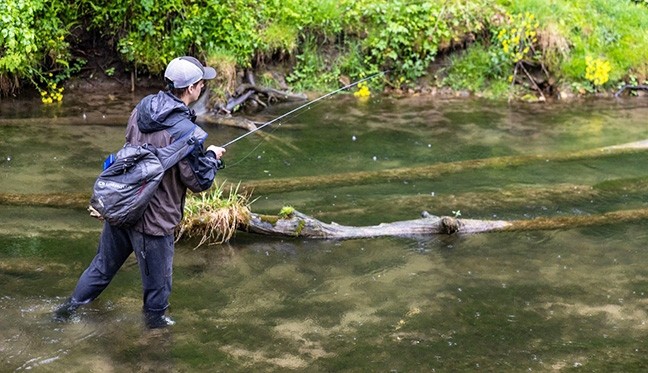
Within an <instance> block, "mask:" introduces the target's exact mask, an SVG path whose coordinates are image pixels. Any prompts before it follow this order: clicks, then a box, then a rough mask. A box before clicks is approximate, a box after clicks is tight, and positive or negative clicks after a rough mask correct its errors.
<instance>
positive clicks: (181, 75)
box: [164, 56, 216, 88]
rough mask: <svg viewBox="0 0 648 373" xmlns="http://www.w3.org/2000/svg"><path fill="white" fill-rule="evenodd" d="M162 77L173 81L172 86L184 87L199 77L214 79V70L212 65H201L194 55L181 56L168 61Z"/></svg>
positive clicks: (198, 79)
mask: <svg viewBox="0 0 648 373" xmlns="http://www.w3.org/2000/svg"><path fill="white" fill-rule="evenodd" d="M164 77H165V78H166V79H168V80H170V81H171V82H173V88H185V87H189V86H190V85H192V84H194V83H197V82H198V81H200V80H201V79H202V80H208V79H214V78H215V77H216V70H214V68H213V67H209V66H203V64H201V63H200V61H198V60H197V59H195V58H194V57H191V56H182V57H178V58H174V59H173V60H171V62H169V64H168V65H167V68H166V71H164Z"/></svg>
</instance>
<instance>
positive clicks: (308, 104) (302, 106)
mask: <svg viewBox="0 0 648 373" xmlns="http://www.w3.org/2000/svg"><path fill="white" fill-rule="evenodd" d="M387 71H388V70H385V71H381V72H378V73H375V74H373V75H371V76H368V77H366V78H363V79H360V80H358V81H356V82H353V83H350V84H347V85H345V86H344V87H342V88H338V89H336V90H335V91H332V92H329V93H327V94H325V95H324V96H321V97H318V98H316V99H314V100H313V101H309V102H307V103H305V104H303V105H301V106H299V107H296V108H294V109H292V110H290V111H289V112H287V113H285V114H283V115H280V116H278V117H276V118H274V119H273V120H271V121H268V122H266V123H264V124H262V125H260V126H259V127H257V128H255V129H253V130H252V131H249V132H246V133H244V134H242V135H241V136H239V137H237V138H235V139H234V140H231V141H230V142H228V143H226V144H225V145H221V148H226V147H228V146H229V145H232V144H234V143H235V142H237V141H239V140H241V139H243V138H244V137H246V136H249V135H251V134H253V133H255V132H256V131H258V130H260V129H262V128H264V127H267V126H269V125H271V124H273V123H275V122H277V121H279V120H281V119H283V118H285V117H287V116H289V115H291V114H293V113H295V112H297V111H299V110H301V109H303V108H305V107H307V106H310V105H312V104H314V103H316V102H317V101H320V100H323V99H325V98H327V97H330V96H333V95H334V94H337V93H338V92H341V91H344V90H345V89H349V88H351V87H354V86H356V85H358V84H360V83H362V82H364V81H367V80H369V79H372V78H375V77H376V76H378V75H382V74H385V73H387Z"/></svg>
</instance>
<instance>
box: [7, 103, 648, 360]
mask: <svg viewBox="0 0 648 373" xmlns="http://www.w3.org/2000/svg"><path fill="white" fill-rule="evenodd" d="M140 97H141V95H140V96H137V95H132V96H127V97H109V98H103V101H101V100H95V101H90V102H88V100H86V101H85V102H84V101H66V102H65V103H64V104H63V105H62V106H60V107H45V108H43V107H40V106H38V105H36V106H34V105H33V103H24V102H23V103H21V102H10V103H7V102H4V103H2V105H0V194H2V195H19V196H22V197H29V195H34V196H35V195H39V196H43V195H45V196H47V195H50V194H51V195H67V194H69V195H75V194H79V193H86V194H88V195H89V193H90V190H91V187H92V183H93V181H94V178H95V177H96V175H97V173H98V172H99V169H100V166H101V163H102V161H103V158H104V157H105V156H106V155H107V154H108V153H109V152H111V151H114V150H115V149H117V148H118V147H119V146H121V144H122V141H123V131H124V124H125V120H126V116H127V114H128V111H129V110H130V108H131V107H132V105H133V104H134V103H135V102H137V100H138V99H139V98H140ZM289 109H291V107H288V106H281V105H278V106H274V107H271V108H270V109H269V110H268V111H267V112H265V113H263V114H262V116H260V117H259V118H257V119H258V120H259V121H264V120H268V119H271V118H273V117H274V116H276V115H280V114H282V113H284V112H287V111H288V110H289ZM646 118H648V102H647V101H646V99H645V98H627V99H623V100H618V101H616V100H610V99H606V100H591V101H582V102H571V103H552V104H542V105H534V104H513V105H508V104H506V103H497V102H492V101H483V100H478V99H474V100H473V99H470V100H466V99H464V100H456V101H455V100H441V99H437V98H433V97H410V98H404V99H398V98H389V99H387V98H380V97H373V98H371V99H370V100H369V101H366V102H362V101H358V100H357V99H355V98H354V97H353V96H351V95H346V96H344V95H338V96H336V97H334V98H333V99H330V100H326V101H323V102H321V103H318V104H315V105H312V106H311V107H308V108H307V109H306V110H303V111H301V112H299V113H298V115H293V116H291V117H288V118H286V120H284V121H283V122H278V123H277V124H276V125H273V126H271V127H270V128H268V131H264V132H265V133H267V134H269V136H264V137H261V136H257V135H251V136H248V137H246V138H245V139H243V140H240V141H238V142H237V143H235V144H233V145H232V146H230V147H229V148H228V152H227V154H226V158H225V161H226V166H227V167H226V169H225V170H223V171H222V172H221V173H220V174H219V176H218V180H217V182H219V183H220V182H223V181H228V182H234V183H237V182H239V181H240V182H241V183H242V184H245V183H246V182H251V181H256V180H272V179H277V180H281V179H283V178H299V177H302V176H316V175H319V176H322V177H324V178H325V177H326V175H332V174H343V173H356V172H362V171H381V170H387V169H397V168H402V167H414V166H424V165H431V164H436V163H452V162H460V161H469V160H475V159H489V158H493V157H516V156H528V155H550V154H562V153H564V154H570V153H574V152H578V151H581V150H588V149H595V148H599V147H604V146H610V145H618V144H623V143H628V142H634V141H637V140H643V139H648V125H647V124H648V123H647V119H646ZM204 127H205V128H206V130H207V131H208V132H209V133H210V138H209V141H210V143H214V144H223V143H225V142H227V141H229V140H230V139H232V138H235V137H236V136H239V135H240V134H241V132H240V130H237V129H232V128H222V127H217V126H214V125H204ZM646 160H647V157H646V154H645V153H644V152H637V153H631V154H624V155H617V156H601V157H589V158H574V159H567V160H564V161H549V160H541V159H539V160H537V161H532V162H527V163H523V164H516V165H507V164H501V165H499V166H492V167H485V168H477V169H470V170H462V169H457V170H455V171H454V172H448V173H447V174H444V175H441V176H439V177H436V178H427V179H426V178H418V177H416V176H415V175H414V176H413V177H412V178H411V180H402V179H398V180H390V179H389V178H385V180H383V181H379V182H375V181H373V182H367V183H360V184H354V183H351V182H350V183H349V184H348V185H342V186H340V185H336V186H325V185H324V186H322V187H316V188H309V189H306V190H297V191H290V192H281V191H278V192H277V191H272V192H268V193H263V192H262V191H260V193H259V194H257V193H255V194H254V195H253V198H256V200H255V202H254V203H253V204H252V210H253V211H254V212H259V213H273V214H276V213H277V212H278V211H279V209H281V207H282V206H287V205H289V206H293V207H295V208H296V209H297V210H299V211H301V212H303V213H306V214H309V215H312V216H314V217H316V218H318V219H320V220H322V221H325V222H331V221H335V222H337V223H340V224H346V225H356V226H362V225H373V224H378V223H380V222H391V221H397V220H407V219H415V218H417V217H418V216H419V215H420V213H421V211H424V210H426V211H429V212H430V213H432V214H436V215H453V214H454V215H458V216H459V215H460V217H462V218H472V219H502V220H514V219H533V218H537V217H548V218H551V217H559V216H587V215H590V214H601V213H605V212H609V211H619V210H629V209H638V208H645V207H646V204H647V203H648V196H647V195H646V193H645V192H644V188H641V185H644V186H645V185H648V182H647V181H646V180H648V168H647V167H646ZM642 183H643V184H642ZM637 185H639V186H640V187H639V188H637V187H636V186H637ZM629 186H633V187H629ZM593 191H595V192H593ZM27 199H28V198H27ZM100 229H101V226H100V225H99V223H98V222H96V221H94V220H93V219H91V218H90V217H88V215H87V213H86V212H85V211H84V209H83V208H81V207H79V206H74V205H70V206H66V205H65V204H64V203H63V204H62V205H61V204H59V205H52V204H48V203H46V202H43V201H42V200H41V202H38V203H33V204H24V203H22V204H17V203H5V204H3V205H0V288H1V289H2V290H1V291H0V313H1V314H2V317H1V318H0V371H7V372H12V371H15V372H22V371H43V372H49V371H53V372H54V371H66V372H90V371H92V372H122V371H140V372H153V371H155V372H167V371H168V372H191V371H201V372H202V371H210V372H232V371H245V372H248V371H282V372H283V371H308V372H320V371H322V372H323V371H326V372H330V371H348V372H366V371H376V372H380V371H390V372H434V371H436V372H456V371H496V372H508V371H511V372H520V371H571V370H579V371H583V370H584V371H624V372H631V371H644V370H645V367H646V366H648V357H647V352H648V351H647V349H648V347H646V346H647V343H646V342H647V336H648V324H647V323H646V320H647V318H648V314H647V311H648V267H647V265H646V264H647V263H648V250H646V241H647V240H648V235H647V234H646V231H647V229H648V222H646V221H635V222H632V223H623V224H621V223H614V222H611V223H610V224H607V225H602V226H595V227H587V228H583V227H572V228H563V229H559V230H548V231H526V232H504V233H485V234H474V235H452V236H429V237H390V238H375V239H358V240H348V241H335V240H327V241H317V240H305V239H285V238H284V239H277V238H267V237H261V236H256V235H252V234H245V233H238V234H237V235H236V236H235V237H234V238H233V239H232V240H231V241H230V242H229V243H227V244H223V245H211V246H203V247H199V248H197V249H194V247H195V244H196V242H190V241H181V242H179V243H178V244H177V246H176V256H175V263H174V291H173V294H172V299H171V308H170V314H171V315H172V317H173V318H174V319H175V320H176V321H177V324H176V325H175V326H173V327H172V328H169V329H166V330H156V331H149V330H146V329H145V328H144V327H143V323H142V319H141V312H140V310H141V295H140V291H141V290H140V280H139V272H138V270H137V266H136V263H135V262H134V260H133V259H132V258H131V260H129V261H128V262H127V264H126V265H125V266H124V268H122V270H121V271H120V273H119V274H118V275H117V277H116V278H115V279H114V281H113V283H112V284H111V285H110V286H109V287H108V289H107V290H106V291H105V292H104V294H102V296H101V297H100V298H99V299H97V300H96V301H95V302H94V303H92V304H91V305H89V306H87V307H85V308H82V309H81V310H80V313H79V315H78V317H77V318H75V319H74V320H72V321H71V322H70V323H65V324H61V323H55V322H52V320H51V311H52V310H53V309H54V308H55V307H56V305H57V304H60V303H61V302H62V301H63V300H64V299H65V297H67V296H68V295H69V293H70V292H71V290H72V288H73V286H74V284H75V282H76V280H77V278H78V276H79V274H80V273H81V271H83V269H84V268H85V267H86V266H87V264H88V263H89V262H90V260H91V258H92V257H93V255H94V251H95V248H96V244H97V239H98V234H99V232H100Z"/></svg>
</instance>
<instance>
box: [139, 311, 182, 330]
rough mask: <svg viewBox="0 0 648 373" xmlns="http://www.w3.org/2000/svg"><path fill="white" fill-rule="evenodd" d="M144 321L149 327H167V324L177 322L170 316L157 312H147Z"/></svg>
mask: <svg viewBox="0 0 648 373" xmlns="http://www.w3.org/2000/svg"><path fill="white" fill-rule="evenodd" d="M144 321H145V322H146V327H148V328H149V329H159V328H166V327H167V326H171V325H174V324H175V321H173V320H172V319H171V318H170V317H169V316H166V315H165V314H164V313H157V312H145V313H144Z"/></svg>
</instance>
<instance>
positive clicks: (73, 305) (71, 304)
mask: <svg viewBox="0 0 648 373" xmlns="http://www.w3.org/2000/svg"><path fill="white" fill-rule="evenodd" d="M132 252H133V247H132V244H131V242H130V237H129V234H128V231H127V230H125V229H122V228H118V227H113V226H111V225H110V224H108V223H104V228H103V231H102V232H101V236H100V238H99V247H98V248H97V254H96V255H95V257H94V259H93V260H92V262H91V263H90V265H89V266H88V268H87V269H86V270H85V271H84V272H83V274H81V277H80V278H79V281H78V282H77V285H76V288H75V289H74V292H73V293H72V296H71V297H70V298H68V300H67V301H66V302H65V303H64V304H63V305H62V306H60V307H59V308H58V309H57V310H56V312H55V316H56V317H58V318H61V319H65V318H67V317H69V316H71V315H72V314H73V313H74V311H76V309H77V308H78V307H79V306H81V305H84V304H86V303H90V302H91V301H93V300H94V299H96V298H97V297H98V296H99V294H101V292H102V291H103V290H104V289H105V288H106V286H108V284H109V283H110V281H111V280H112V278H113V277H114V276H115V274H116V273H117V271H118V270H119V268H121V266H122V265H123V264H124V262H125V261H126V259H127V258H128V256H129V255H130V254H131V253H132Z"/></svg>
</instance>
